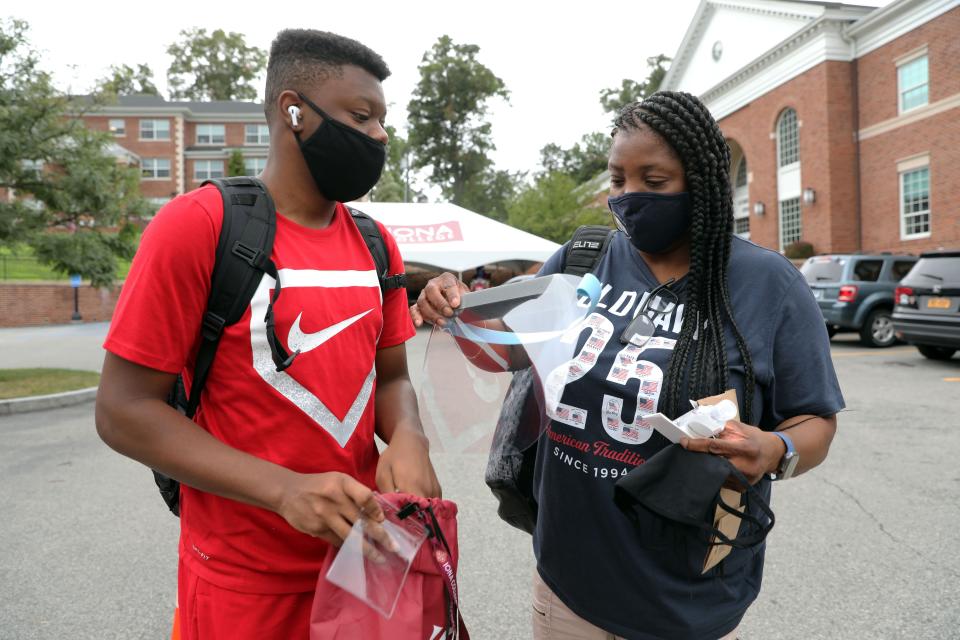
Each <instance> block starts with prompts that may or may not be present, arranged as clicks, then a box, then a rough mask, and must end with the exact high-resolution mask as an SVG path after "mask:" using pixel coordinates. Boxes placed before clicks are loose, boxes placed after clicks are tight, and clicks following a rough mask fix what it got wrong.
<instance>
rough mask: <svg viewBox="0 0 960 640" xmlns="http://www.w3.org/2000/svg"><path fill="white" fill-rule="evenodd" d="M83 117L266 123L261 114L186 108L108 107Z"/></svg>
mask: <svg viewBox="0 0 960 640" xmlns="http://www.w3.org/2000/svg"><path fill="white" fill-rule="evenodd" d="M83 115H85V116H111V117H114V116H116V117H125V118H151V117H158V116H169V117H175V116H183V119H184V120H185V121H187V122H247V123H250V124H263V123H264V122H266V121H267V119H266V116H264V114H263V112H262V111H261V112H252V113H200V114H198V113H194V112H193V111H191V110H190V109H189V108H187V107H124V106H117V105H112V106H111V105H108V106H105V107H101V108H99V109H95V110H91V111H88V112H86V113H84V114H83Z"/></svg>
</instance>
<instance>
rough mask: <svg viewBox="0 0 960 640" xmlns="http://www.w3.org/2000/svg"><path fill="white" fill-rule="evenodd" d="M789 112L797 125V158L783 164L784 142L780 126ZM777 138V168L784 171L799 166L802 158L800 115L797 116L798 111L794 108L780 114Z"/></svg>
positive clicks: (786, 109) (788, 108) (787, 108)
mask: <svg viewBox="0 0 960 640" xmlns="http://www.w3.org/2000/svg"><path fill="white" fill-rule="evenodd" d="M788 111H792V112H793V120H794V122H795V124H796V126H795V130H796V132H797V136H796V137H797V158H796V160H794V161H793V162H789V163H787V164H781V159H782V157H783V154H782V150H783V140H782V136H781V135H780V129H781V126H780V125H781V124H782V123H783V119H784V118H785V117H786V115H787V112H788ZM776 137H777V168H778V169H784V168H786V167H792V166H794V165H797V164H799V163H800V158H801V156H800V116H799V114H797V110H796V109H794V108H793V107H786V108H785V109H784V110H783V111H781V112H780V117H779V118H777V132H776Z"/></svg>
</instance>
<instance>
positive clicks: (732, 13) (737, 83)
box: [662, 0, 960, 253]
mask: <svg viewBox="0 0 960 640" xmlns="http://www.w3.org/2000/svg"><path fill="white" fill-rule="evenodd" d="M662 88H664V89H671V90H683V91H689V92H691V93H695V94H697V95H699V96H700V97H701V99H703V100H704V102H705V103H706V104H707V106H708V107H709V108H710V111H711V112H712V113H713V115H714V117H715V118H716V119H717V121H718V122H719V124H720V126H721V128H722V129H723V131H724V133H725V134H726V136H727V138H728V141H729V143H730V147H731V150H732V162H731V181H732V182H733V189H734V208H735V211H736V229H737V231H738V232H740V233H741V234H743V235H745V236H748V237H749V238H750V239H751V240H753V241H754V242H757V243H758V244H762V245H764V246H768V247H771V248H775V249H781V250H782V249H783V248H784V247H785V246H787V245H788V244H790V243H791V242H794V241H797V240H804V241H807V242H810V243H811V244H812V245H813V247H814V250H815V251H816V252H817V253H837V252H853V251H863V252H874V251H893V252H907V253H918V252H921V251H926V250H930V249H937V248H941V247H942V248H952V249H957V248H960V2H958V0H896V1H895V2H893V3H891V4H889V5H887V6H885V7H883V8H879V9H878V8H874V7H862V6H856V5H847V4H839V3H830V2H800V1H794V0H702V2H701V3H700V6H699V8H698V9H697V12H696V14H695V16H694V19H693V21H692V23H691V24H690V27H689V28H688V30H687V33H686V35H685V36H684V39H683V42H682V43H681V45H680V48H679V50H678V51H677V53H676V55H675V56H674V62H673V65H672V67H671V68H670V70H669V72H668V73H667V76H666V77H665V78H664V82H663V87H662Z"/></svg>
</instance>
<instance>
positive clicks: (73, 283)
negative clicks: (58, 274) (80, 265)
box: [70, 274, 83, 322]
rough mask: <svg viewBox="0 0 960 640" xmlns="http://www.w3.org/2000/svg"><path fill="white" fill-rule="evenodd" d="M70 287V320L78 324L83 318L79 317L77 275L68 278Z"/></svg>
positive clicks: (78, 283) (78, 278)
mask: <svg viewBox="0 0 960 640" xmlns="http://www.w3.org/2000/svg"><path fill="white" fill-rule="evenodd" d="M70 286H71V287H73V315H72V316H70V319H71V320H73V321H74V322H79V321H80V320H83V318H82V317H81V316H80V276H79V275H78V274H73V275H72V276H70Z"/></svg>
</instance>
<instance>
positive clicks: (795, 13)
mask: <svg viewBox="0 0 960 640" xmlns="http://www.w3.org/2000/svg"><path fill="white" fill-rule="evenodd" d="M840 8H851V5H840V4H836V3H828V2H825V3H818V2H800V1H796V0H701V3H700V6H699V7H698V8H697V12H696V14H695V15H694V18H693V21H692V22H691V23H690V26H689V28H688V29H687V33H686V35H685V36H684V38H683V42H682V43H681V44H680V48H679V50H678V51H677V53H676V55H675V56H674V63H673V65H672V66H671V68H670V70H669V72H668V73H667V76H666V77H665V78H664V82H663V88H664V89H671V90H681V91H688V92H690V93H693V94H696V95H702V94H703V93H704V92H706V91H707V90H708V89H710V88H711V87H713V86H714V85H716V84H717V83H718V82H719V81H720V80H722V79H724V78H727V77H729V76H731V75H732V74H734V73H736V72H737V71H738V70H740V69H741V68H743V67H744V66H746V65H747V64H749V63H750V62H751V61H753V60H755V59H757V58H758V57H759V56H760V55H761V54H763V53H764V52H766V51H769V50H770V49H772V48H774V47H776V46H777V45H778V44H780V43H782V42H783V41H784V40H786V39H788V38H789V37H790V36H791V35H793V34H795V33H797V32H798V31H800V30H802V29H803V28H804V27H806V26H808V25H810V24H812V23H813V22H814V21H816V20H817V19H818V18H821V17H823V16H824V14H825V13H827V11H829V10H835V9H840Z"/></svg>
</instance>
